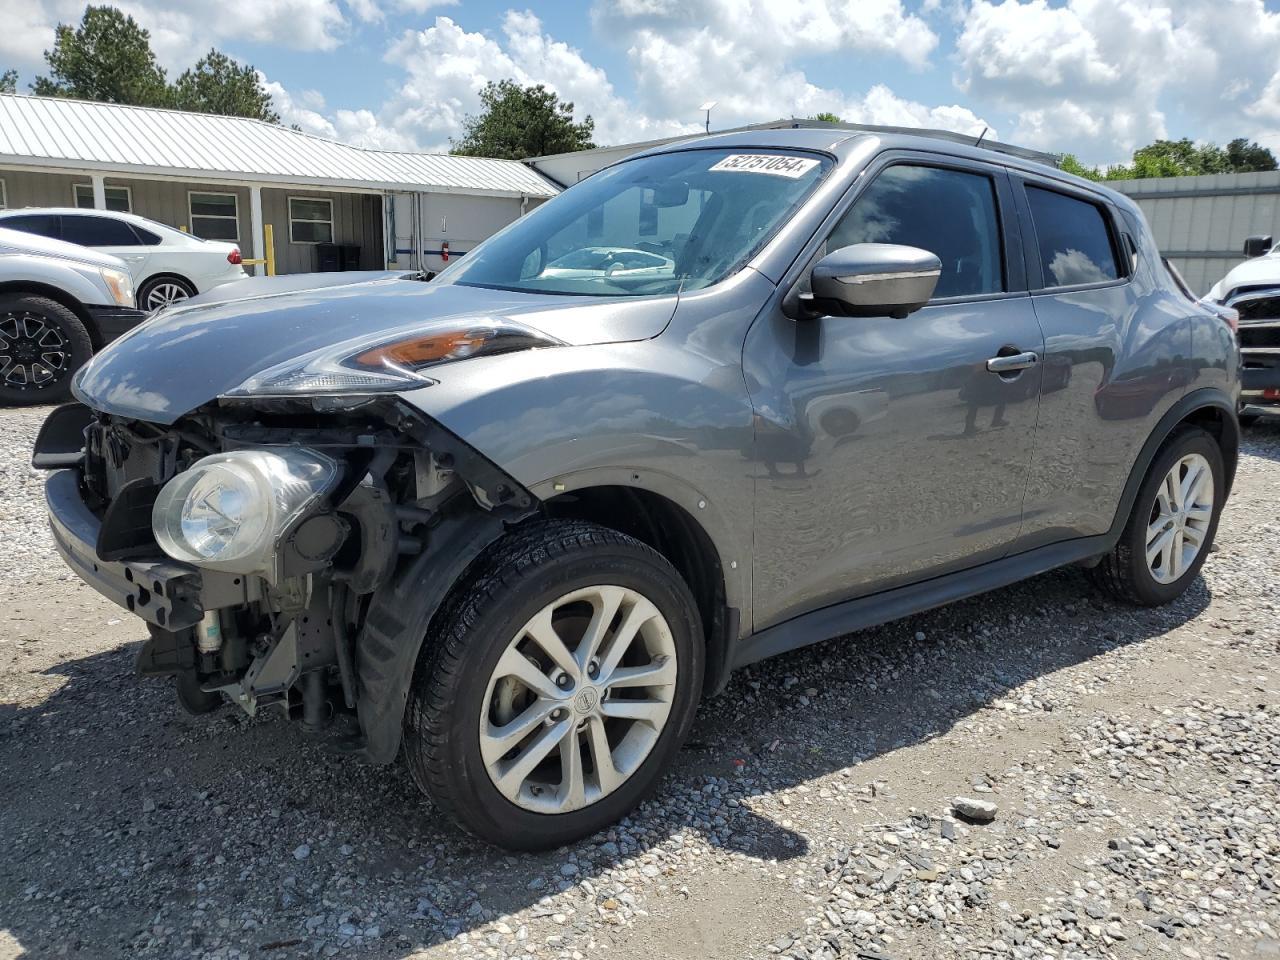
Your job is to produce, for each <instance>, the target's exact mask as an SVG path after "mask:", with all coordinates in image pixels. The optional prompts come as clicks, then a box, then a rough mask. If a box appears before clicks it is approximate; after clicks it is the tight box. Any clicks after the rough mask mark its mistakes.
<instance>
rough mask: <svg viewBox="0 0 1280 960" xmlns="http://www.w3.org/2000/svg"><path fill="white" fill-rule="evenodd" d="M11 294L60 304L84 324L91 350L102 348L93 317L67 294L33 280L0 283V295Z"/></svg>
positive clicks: (99, 334) (99, 332)
mask: <svg viewBox="0 0 1280 960" xmlns="http://www.w3.org/2000/svg"><path fill="white" fill-rule="evenodd" d="M3 294H13V295H18V296H21V295H23V294H26V295H29V296H35V297H46V298H48V299H49V300H52V301H53V302H54V303H58V304H61V305H62V306H64V307H66V308H67V309H68V310H70V311H71V312H72V313H74V314H75V315H76V319H77V320H79V321H80V322H81V323H82V324H84V328H85V330H86V331H87V332H88V334H89V342H90V343H91V344H93V349H94V350H97V349H98V348H99V347H101V346H102V331H100V330H99V329H98V325H97V324H96V323H94V321H93V317H92V316H91V315H90V313H89V311H88V310H86V309H85V306H84V304H83V303H81V302H80V301H79V300H78V299H76V298H75V297H73V296H72V295H71V294H69V293H67V292H66V291H65V290H61V289H59V288H58V287H55V286H53V285H51V284H47V283H39V282H37V281H34V280H10V281H7V282H4V283H0V295H3Z"/></svg>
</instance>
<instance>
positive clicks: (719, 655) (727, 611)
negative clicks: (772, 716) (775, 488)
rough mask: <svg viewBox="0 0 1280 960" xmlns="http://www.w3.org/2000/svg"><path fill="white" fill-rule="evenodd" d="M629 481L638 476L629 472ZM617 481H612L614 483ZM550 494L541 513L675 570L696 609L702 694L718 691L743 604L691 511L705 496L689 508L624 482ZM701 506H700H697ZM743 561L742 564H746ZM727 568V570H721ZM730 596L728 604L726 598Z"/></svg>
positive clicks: (725, 675)
mask: <svg viewBox="0 0 1280 960" xmlns="http://www.w3.org/2000/svg"><path fill="white" fill-rule="evenodd" d="M627 476H628V477H629V478H638V476H639V475H638V474H635V473H629V474H627ZM614 479H616V478H614ZM561 485H564V486H566V489H565V490H564V491H562V492H555V493H554V494H553V495H552V496H550V497H549V498H546V499H544V500H543V510H544V512H545V513H546V514H547V515H549V516H551V517H555V518H563V519H573V520H587V521H590V522H592V523H596V524H599V525H600V526H603V527H608V528H609V529H611V530H616V531H618V532H619V533H624V534H627V535H628V536H631V537H635V538H636V539H637V540H639V541H640V542H641V543H644V544H647V545H648V546H650V547H652V548H653V549H654V550H656V551H658V553H660V554H662V556H663V557H665V558H666V559H667V561H668V562H669V563H670V564H671V565H672V566H673V567H675V569H676V571H677V572H678V573H679V574H680V576H681V578H682V579H683V580H684V582H685V583H686V584H687V585H688V587H689V591H690V592H691V593H692V594H693V598H694V601H695V602H696V603H697V605H698V613H699V616H700V617H701V620H702V630H703V640H704V643H705V652H706V661H705V663H706V667H705V671H704V684H703V688H704V692H705V693H707V694H708V695H710V694H714V693H717V692H719V691H720V690H721V689H722V688H723V686H724V684H725V682H726V681H727V679H728V663H729V650H730V647H731V645H732V644H733V641H734V640H736V639H737V637H738V632H739V629H740V624H741V610H742V606H741V604H742V603H743V599H742V598H741V597H740V596H738V590H737V588H736V584H733V583H732V581H736V580H737V578H736V577H733V578H729V577H726V575H725V574H726V572H728V573H736V572H737V569H738V568H739V567H740V566H741V564H739V563H738V561H736V560H729V561H728V564H726V563H725V561H724V560H723V559H722V558H721V554H720V550H719V549H717V546H716V542H715V540H714V539H713V537H712V535H711V533H709V532H708V530H707V529H706V528H705V527H704V526H703V525H702V524H701V523H700V522H699V518H698V517H697V516H695V513H694V511H697V512H698V513H704V512H705V511H706V509H707V508H708V505H709V504H708V501H707V500H706V498H705V497H700V498H698V500H697V501H695V502H694V503H693V504H691V506H692V509H690V508H689V506H686V505H682V504H681V503H679V502H677V501H676V500H675V499H672V498H671V497H670V496H667V495H664V494H663V493H658V492H656V491H654V490H652V489H648V488H646V487H643V486H636V485H632V484H624V483H618V482H613V483H589V484H584V485H578V486H574V487H573V489H571V490H570V489H567V483H565V482H564V481H561ZM699 503H701V504H702V505H703V506H702V507H699V506H698V504H699ZM747 562H748V561H746V559H745V558H744V563H747ZM727 565H731V566H729V569H728V570H727V571H726V569H725V568H726V566H727ZM731 596H732V597H733V599H732V601H731V600H730V597H731Z"/></svg>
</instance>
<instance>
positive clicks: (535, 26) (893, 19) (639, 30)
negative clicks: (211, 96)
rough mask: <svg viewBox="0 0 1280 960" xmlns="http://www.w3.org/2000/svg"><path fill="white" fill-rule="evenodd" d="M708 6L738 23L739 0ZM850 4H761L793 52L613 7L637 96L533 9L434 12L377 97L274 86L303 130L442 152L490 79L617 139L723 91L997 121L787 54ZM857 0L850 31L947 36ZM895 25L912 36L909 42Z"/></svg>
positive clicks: (796, 107)
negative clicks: (538, 95) (849, 87)
mask: <svg viewBox="0 0 1280 960" xmlns="http://www.w3.org/2000/svg"><path fill="white" fill-rule="evenodd" d="M401 2H403V0H401ZM705 6H706V8H707V10H708V11H709V13H711V14H714V16H715V17H718V18H720V19H721V20H722V21H724V22H728V12H727V9H728V8H727V0H716V2H713V3H707V4H705ZM838 6H839V5H838V4H831V3H814V2H808V0H805V2H802V3H800V5H799V7H798V8H797V9H796V10H793V11H790V12H779V11H777V10H774V8H773V7H768V6H761V7H760V8H759V10H758V11H756V12H757V13H758V14H759V16H761V17H766V18H771V19H770V24H771V25H765V27H766V28H767V30H772V31H776V32H786V33H788V34H789V35H790V36H791V37H792V40H791V41H789V42H790V50H791V54H787V53H786V51H784V50H780V49H772V50H771V51H769V55H768V57H766V55H765V54H766V47H767V46H768V45H766V44H762V43H761V42H760V39H759V37H758V36H754V35H753V31H752V30H748V29H744V28H743V27H742V26H741V25H740V24H739V25H738V26H736V27H735V30H734V31H732V33H733V36H731V37H730V36H722V35H719V34H717V33H716V32H714V31H712V30H711V29H708V28H703V27H700V26H696V25H693V24H691V23H689V22H688V20H689V6H688V4H687V3H686V2H685V0H682V2H681V3H679V4H677V3H674V2H671V0H625V2H623V3H620V4H617V5H615V6H614V7H613V8H611V9H609V10H606V11H604V12H603V13H601V14H600V16H598V17H597V22H596V26H597V29H598V30H608V29H619V30H621V29H625V30H626V31H627V32H628V33H629V34H630V35H631V36H630V44H629V49H628V56H627V60H626V63H627V64H628V65H629V66H630V68H631V70H632V73H633V77H632V79H633V81H634V86H635V87H636V90H637V93H636V95H635V97H634V98H629V97H624V96H622V95H621V94H620V93H619V92H618V90H617V89H616V87H615V86H614V84H613V82H612V81H611V79H610V77H609V75H608V74H607V73H606V71H605V70H604V69H603V68H601V67H600V66H599V65H598V64H597V63H594V62H592V61H591V60H589V59H588V58H587V56H585V55H584V53H583V52H582V51H581V50H579V49H578V48H576V47H574V46H572V45H570V44H568V43H565V42H564V41H562V40H558V39H556V38H555V37H552V36H550V35H548V34H547V32H546V31H545V29H544V27H543V24H542V22H541V21H540V20H539V18H538V17H537V16H536V15H535V14H533V13H532V12H530V11H527V10H525V11H517V10H509V11H507V13H506V14H505V15H504V17H503V19H502V22H501V32H500V34H498V35H488V34H484V33H480V32H474V31H468V30H466V29H464V27H462V26H461V25H460V24H459V23H458V22H456V21H455V20H454V19H452V18H450V17H447V16H438V17H436V18H435V20H434V21H433V22H432V24H431V25H430V26H428V27H426V28H424V29H420V30H409V31H405V32H404V33H403V34H402V35H401V36H400V37H398V38H397V39H396V40H395V41H394V42H393V43H392V44H391V46H390V48H389V49H388V51H387V54H386V56H385V58H384V59H385V60H386V62H387V63H389V64H391V65H392V66H394V67H396V68H398V69H399V70H400V71H401V75H400V78H399V80H398V82H397V84H396V89H395V92H394V93H393V94H392V95H391V96H390V98H389V99H388V100H387V102H385V103H384V104H383V105H382V106H381V107H380V108H378V109H377V110H359V111H338V112H326V111H325V110H324V107H323V105H317V104H316V103H314V102H312V103H307V102H304V101H303V99H302V97H300V96H290V95H289V93H288V92H287V91H284V90H280V91H279V92H278V93H277V92H276V90H275V88H274V87H273V94H275V95H276V97H277V109H278V110H280V112H281V114H282V115H283V116H284V117H285V119H286V120H287V121H288V122H291V123H298V124H299V125H300V126H302V128H303V129H305V130H308V131H312V132H315V133H318V134H321V135H323V136H336V137H337V138H339V139H342V140H345V141H348V142H352V143H356V144H359V145H362V146H373V147H384V148H389V149H410V148H418V149H425V150H431V151H445V150H448V148H449V145H450V143H449V141H450V138H457V137H459V136H460V135H461V133H462V132H463V123H464V120H465V118H466V117H467V115H469V114H475V113H477V112H478V111H479V110H480V108H481V104H480V97H479V94H480V91H481V90H482V89H483V88H484V86H485V84H486V83H488V82H489V81H497V80H503V79H507V78H510V79H513V80H515V81H516V82H518V83H521V84H533V83H541V84H544V85H545V86H547V87H548V88H549V89H551V90H552V91H554V92H555V93H556V95H557V96H558V97H560V98H561V99H562V100H566V101H569V102H571V103H573V105H574V115H575V117H576V118H577V119H582V118H583V117H585V116H587V115H590V116H591V117H592V118H593V119H594V121H595V124H596V127H595V139H596V142H597V143H605V144H607V143H625V142H628V141H634V140H643V139H648V138H654V137H661V136H670V135H674V134H678V133H692V132H696V131H697V130H698V129H699V128H700V126H701V124H700V122H699V117H698V112H697V109H696V108H697V106H698V104H699V103H700V102H701V101H702V100H704V99H719V101H720V102H719V104H718V105H717V107H716V109H715V113H714V125H715V126H716V127H719V128H724V127H728V126H734V125H738V124H742V123H753V122H760V121H764V120H772V119H776V118H778V117H786V116H793V115H798V116H807V115H809V114H813V113H817V112H819V111H822V110H831V111H834V112H836V113H838V114H839V115H840V116H842V117H843V118H845V119H846V120H851V121H861V122H866V123H878V124H895V125H916V126H936V127H945V128H947V129H954V130H960V131H963V132H971V133H973V134H974V135H976V134H977V133H978V132H980V131H981V130H982V128H983V127H984V126H986V125H987V124H986V122H985V121H983V120H982V119H980V118H979V117H977V116H976V115H975V114H974V113H973V112H972V111H970V110H968V109H966V108H965V107H963V106H960V105H950V106H928V105H925V104H921V103H917V102H913V101H909V100H904V99H902V98H901V97H898V96H896V95H895V94H894V93H893V92H892V91H891V90H890V89H889V88H888V87H886V86H884V85H883V84H877V85H875V86H873V87H872V88H871V89H870V90H868V91H866V92H865V93H848V92H845V91H842V90H838V89H833V88H824V87H822V86H819V85H816V84H814V83H811V82H810V81H809V80H808V79H807V78H806V76H805V74H804V73H803V72H802V71H800V70H799V69H797V68H795V67H792V66H790V65H789V60H788V56H790V55H795V54H796V51H798V50H800V49H802V48H803V49H809V50H814V51H817V50H820V49H830V48H831V46H832V43H833V42H834V41H833V40H832V39H831V38H830V37H829V36H827V35H826V34H827V32H828V31H829V30H835V29H836V26H835V24H836V22H837V21H838V20H840V19H841V17H842V16H843V14H842V12H841V10H839V9H838ZM859 10H860V11H861V20H860V23H861V24H862V25H861V26H860V27H859V28H858V29H857V30H853V29H851V28H847V27H845V28H841V29H842V30H843V31H844V32H843V34H842V36H843V38H844V39H843V41H841V42H844V43H846V44H850V45H863V46H870V47H874V48H876V49H879V50H881V51H884V50H887V49H890V48H893V49H895V50H896V52H898V53H899V54H900V55H901V56H903V58H904V59H907V60H909V61H912V60H917V59H918V58H919V57H921V56H924V55H925V54H926V53H927V52H928V51H929V50H931V49H933V47H934V45H935V44H936V43H937V37H936V36H935V35H934V34H933V33H932V32H931V31H929V30H928V29H927V27H925V26H924V24H923V23H922V22H921V21H920V20H918V19H917V18H915V17H912V16H909V15H906V14H904V13H903V12H902V9H901V6H900V4H898V3H897V2H896V0H874V2H872V3H870V4H867V5H865V6H860V7H859ZM846 19H851V20H856V19H858V18H853V17H846ZM633 20H634V22H632V21H633ZM642 21H643V22H642ZM756 26H757V28H760V26H761V25H760V24H757V25H756ZM873 26H878V29H873ZM907 34H911V36H910V37H907V36H906V35H907ZM894 36H900V37H902V38H904V39H902V41H901V42H900V43H898V46H897V47H894V44H895V42H896V41H894V40H893V39H892V37H894ZM743 44H749V45H750V49H748V48H747V47H745V46H742V45H743ZM774 46H775V47H776V46H777V45H774ZM898 48H900V49H898Z"/></svg>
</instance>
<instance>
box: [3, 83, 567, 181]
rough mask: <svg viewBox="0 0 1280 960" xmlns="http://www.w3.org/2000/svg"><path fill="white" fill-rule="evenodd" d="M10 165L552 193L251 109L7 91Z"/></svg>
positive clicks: (529, 177)
mask: <svg viewBox="0 0 1280 960" xmlns="http://www.w3.org/2000/svg"><path fill="white" fill-rule="evenodd" d="M0 164H11V165H23V166H36V167H54V168H64V169H67V168H69V169H75V170H95V171H100V172H104V173H133V174H143V175H145V174H158V175H164V176H180V177H192V178H197V179H200V180H234V181H238V182H240V181H251V182H260V183H290V184H311V185H316V186H334V187H355V188H364V189H378V190H410V191H423V190H425V191H433V192H446V193H474V194H481V195H488V196H529V197H551V196H555V194H556V193H557V192H558V190H557V189H556V187H555V186H554V185H552V184H551V183H550V181H548V180H547V179H545V178H544V177H542V176H541V175H540V174H538V173H537V172H536V171H534V170H532V169H530V168H529V167H528V166H526V165H524V164H522V163H518V162H517V161H514V160H489V159H485V158H482V157H455V156H450V155H444V154H429V153H403V152H393V151H386V150H365V149H362V148H360V147H352V146H349V145H348V144H345V143H337V142H335V141H333V140H326V139H324V138H323V137H315V136H312V135H310V134H306V133H302V132H300V131H298V130H290V129H289V128H288V127H282V126H279V125H277V124H272V123H264V122H263V121H261V120H251V119H248V118H246V117H220V116H214V115H213V114H206V113H187V112H184V111H181V110H160V109H155V108H152V107H129V106H122V105H120V104H114V103H93V102H89V101H84V100H66V99H62V98H58V97H32V96H24V95H20V94H4V95H0Z"/></svg>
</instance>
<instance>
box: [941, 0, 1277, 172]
mask: <svg viewBox="0 0 1280 960" xmlns="http://www.w3.org/2000/svg"><path fill="white" fill-rule="evenodd" d="M955 56H956V60H957V62H958V64H959V69H958V71H957V74H956V84H957V86H958V87H959V89H960V90H962V91H963V92H965V93H966V94H968V95H970V96H972V97H974V98H977V99H978V100H980V101H982V102H988V103H995V104H997V105H999V106H1000V107H1002V108H1004V109H1007V110H1009V111H1011V112H1013V113H1015V114H1016V115H1018V117H1019V124H1018V127H1017V129H1016V130H1015V132H1014V138H1015V139H1017V140H1019V141H1022V142H1026V143H1028V144H1029V145H1033V146H1041V147H1048V148H1052V149H1058V150H1069V151H1071V152H1074V153H1077V154H1079V155H1081V156H1082V157H1083V158H1085V159H1087V160H1090V161H1092V162H1098V161H1101V162H1115V161H1122V160H1127V159H1128V156H1129V154H1130V153H1131V152H1132V151H1133V149H1134V148H1135V147H1139V146H1142V145H1143V144H1145V143H1148V142H1150V141H1151V140H1153V139H1156V138H1158V137H1164V136H1168V135H1170V134H1169V117H1170V116H1177V117H1178V119H1179V120H1180V123H1179V126H1180V127H1181V129H1183V130H1185V129H1188V128H1189V129H1191V130H1193V131H1195V135H1194V136H1193V139H1219V140H1225V139H1230V138H1232V137H1236V136H1256V135H1258V134H1260V133H1261V132H1262V130H1263V129H1264V127H1263V125H1262V124H1260V123H1259V122H1258V121H1259V120H1262V121H1266V120H1268V119H1269V112H1270V110H1271V109H1272V107H1271V105H1273V104H1274V103H1275V98H1274V96H1270V97H1269V96H1268V94H1267V92H1266V91H1265V90H1263V85H1264V84H1265V83H1266V81H1267V79H1268V76H1267V73H1266V69H1270V68H1271V66H1272V65H1273V64H1277V63H1280V14H1278V13H1271V12H1268V11H1267V9H1266V8H1265V7H1264V5H1263V3H1262V0H1066V3H1064V4H1054V5H1051V4H1050V3H1048V2H1047V0H1026V2H1023V0H1002V2H999V3H995V2H991V0H975V2H974V3H973V4H972V5H971V6H970V7H969V10H968V12H967V16H966V17H965V19H964V21H963V28H962V30H961V32H960V35H959V37H958V38H957V40H956V54H955ZM1259 64H1264V65H1266V69H1264V71H1263V73H1262V75H1261V77H1260V76H1259V73H1258V65H1259ZM1278 76H1280V75H1278ZM1276 84H1277V87H1278V88H1280V80H1277V81H1276ZM1277 92H1280V90H1278V91H1277ZM1275 109H1277V110H1278V111H1280V108H1275ZM1271 125H1272V126H1274V125H1275V124H1271Z"/></svg>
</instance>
